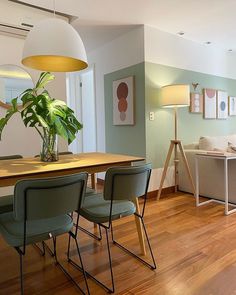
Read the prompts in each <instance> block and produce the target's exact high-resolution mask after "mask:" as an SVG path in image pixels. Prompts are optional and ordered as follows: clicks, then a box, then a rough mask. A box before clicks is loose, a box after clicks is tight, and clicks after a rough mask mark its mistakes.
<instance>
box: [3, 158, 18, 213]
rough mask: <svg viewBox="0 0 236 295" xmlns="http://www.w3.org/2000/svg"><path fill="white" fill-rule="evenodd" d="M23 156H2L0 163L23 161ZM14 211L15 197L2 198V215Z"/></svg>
mask: <svg viewBox="0 0 236 295" xmlns="http://www.w3.org/2000/svg"><path fill="white" fill-rule="evenodd" d="M22 158H23V157H22V156H21V155H9V156H0V161H4V160H11V159H12V160H14V159H22ZM12 210H13V195H7V196H0V214H2V213H5V212H11V211H12Z"/></svg>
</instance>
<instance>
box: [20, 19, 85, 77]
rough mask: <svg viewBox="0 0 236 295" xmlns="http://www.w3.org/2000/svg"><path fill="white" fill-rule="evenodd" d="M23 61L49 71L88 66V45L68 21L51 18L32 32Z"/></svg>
mask: <svg viewBox="0 0 236 295" xmlns="http://www.w3.org/2000/svg"><path fill="white" fill-rule="evenodd" d="M22 64H23V65H25V66H26V67H29V68H33V69H36V70H41V71H49V72H73V71H80V70H83V69H85V68H87V66H88V64H87V56H86V52H85V48H84V44H83V42H82V40H81V38H80V36H79V34H78V32H77V31H76V30H75V29H74V28H73V27H72V26H71V25H70V24H68V23H67V22H66V21H64V20H61V19H58V18H55V17H54V18H47V19H44V20H42V21H40V22H38V23H37V24H36V25H35V26H34V28H33V29H32V30H31V31H30V32H29V34H28V36H27V38H26V40H25V44H24V49H23V57H22Z"/></svg>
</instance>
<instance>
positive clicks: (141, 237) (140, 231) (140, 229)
mask: <svg viewBox="0 0 236 295" xmlns="http://www.w3.org/2000/svg"><path fill="white" fill-rule="evenodd" d="M135 205H136V213H138V214H140V207H139V202H138V198H135ZM135 222H136V227H137V232H138V238H139V244H140V249H141V253H142V255H146V254H147V253H146V247H145V241H144V234H143V227H142V222H141V220H140V218H139V217H138V216H135Z"/></svg>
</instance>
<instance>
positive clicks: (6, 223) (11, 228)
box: [0, 212, 73, 247]
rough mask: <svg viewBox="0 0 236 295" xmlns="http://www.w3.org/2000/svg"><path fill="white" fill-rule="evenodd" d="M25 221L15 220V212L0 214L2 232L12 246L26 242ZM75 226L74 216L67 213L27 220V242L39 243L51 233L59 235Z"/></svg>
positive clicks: (18, 245)
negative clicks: (24, 236)
mask: <svg viewBox="0 0 236 295" xmlns="http://www.w3.org/2000/svg"><path fill="white" fill-rule="evenodd" d="M23 227H24V222H23V221H22V222H18V221H15V219H14V217H13V212H9V213H5V214H1V215H0V233H1V234H2V236H3V237H4V239H5V240H6V241H7V243H8V244H9V245H10V246H13V247H20V246H22V245H23V244H24V238H23V232H24V230H23ZM72 227H73V220H72V218H71V217H70V216H69V215H67V214H65V215H61V216H57V217H53V218H48V219H44V220H32V221H27V227H26V230H27V238H26V244H32V243H37V242H40V241H43V240H47V239H49V238H50V236H49V233H50V234H52V235H53V236H57V235H60V234H63V233H66V232H69V231H70V230H71V228H72Z"/></svg>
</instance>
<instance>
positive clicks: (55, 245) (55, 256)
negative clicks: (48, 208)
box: [53, 237, 90, 295]
mask: <svg viewBox="0 0 236 295" xmlns="http://www.w3.org/2000/svg"><path fill="white" fill-rule="evenodd" d="M56 243H57V240H56V237H53V247H54V258H55V261H56V265H57V266H59V267H60V269H61V270H62V271H63V272H64V274H65V275H66V276H67V277H68V278H69V279H70V280H71V281H72V282H73V283H74V284H75V286H76V287H77V288H78V289H79V290H80V292H81V293H82V294H84V295H86V293H85V292H84V290H83V289H82V288H81V287H80V285H79V284H78V283H77V282H76V281H75V280H74V279H73V278H72V276H71V275H70V274H69V273H68V271H67V270H66V269H65V268H64V266H63V265H62V264H61V263H60V262H59V261H58V258H57V250H56V249H57V244H56ZM79 257H80V263H81V266H82V269H83V264H82V260H81V256H80V255H79ZM83 274H84V280H85V284H86V289H87V292H88V293H87V294H88V295H90V291H89V287H88V282H87V278H86V275H85V271H84V270H83Z"/></svg>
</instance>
